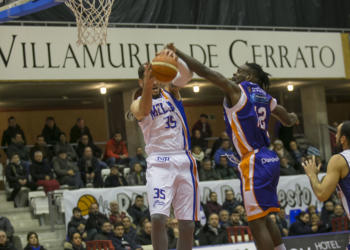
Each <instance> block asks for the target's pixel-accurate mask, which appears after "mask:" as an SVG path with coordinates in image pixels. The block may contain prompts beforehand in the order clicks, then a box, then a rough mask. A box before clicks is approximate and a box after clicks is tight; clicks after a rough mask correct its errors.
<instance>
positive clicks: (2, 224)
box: [0, 216, 23, 249]
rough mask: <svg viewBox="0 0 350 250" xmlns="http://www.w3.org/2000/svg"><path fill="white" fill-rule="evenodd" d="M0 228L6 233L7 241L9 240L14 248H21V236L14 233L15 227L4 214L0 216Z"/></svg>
mask: <svg viewBox="0 0 350 250" xmlns="http://www.w3.org/2000/svg"><path fill="white" fill-rule="evenodd" d="M0 230H1V231H4V232H5V233H6V239H7V241H10V242H11V243H12V244H13V245H14V246H15V247H16V248H18V249H23V247H22V241H21V238H20V237H19V236H17V235H14V233H15V229H14V228H13V226H12V224H11V222H10V220H9V219H8V218H7V217H5V216H0Z"/></svg>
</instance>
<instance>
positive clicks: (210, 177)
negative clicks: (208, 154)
mask: <svg viewBox="0 0 350 250" xmlns="http://www.w3.org/2000/svg"><path fill="white" fill-rule="evenodd" d="M220 179H221V176H220V175H219V174H218V173H217V172H216V169H214V168H212V166H211V161H210V160H204V161H203V167H202V168H201V169H200V170H199V180H200V181H216V180H220Z"/></svg>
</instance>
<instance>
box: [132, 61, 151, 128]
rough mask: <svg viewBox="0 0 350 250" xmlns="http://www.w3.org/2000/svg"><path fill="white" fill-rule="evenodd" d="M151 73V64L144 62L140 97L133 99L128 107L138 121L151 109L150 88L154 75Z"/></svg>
mask: <svg viewBox="0 0 350 250" xmlns="http://www.w3.org/2000/svg"><path fill="white" fill-rule="evenodd" d="M151 74H152V65H151V64H148V63H146V65H145V73H144V78H143V82H144V86H143V90H142V95H141V98H140V99H137V100H135V101H133V102H132V104H131V107H130V110H131V113H132V114H133V115H134V116H135V118H136V119H137V120H139V121H141V120H142V119H143V118H144V117H146V116H148V115H149V114H150V113H151V110H152V88H153V84H154V77H153V76H152V75H151Z"/></svg>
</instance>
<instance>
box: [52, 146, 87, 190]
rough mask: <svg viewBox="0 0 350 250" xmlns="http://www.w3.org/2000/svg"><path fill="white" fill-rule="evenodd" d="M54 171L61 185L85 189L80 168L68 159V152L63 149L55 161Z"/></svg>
mask: <svg viewBox="0 0 350 250" xmlns="http://www.w3.org/2000/svg"><path fill="white" fill-rule="evenodd" d="M53 169H54V171H55V173H56V175H57V178H58V181H59V183H60V184H61V185H69V186H75V188H76V189H78V188H83V187H84V183H83V181H82V180H81V175H80V172H79V168H78V167H77V166H75V165H74V164H73V162H71V161H70V160H69V159H68V158H67V150H66V149H64V148H62V149H60V151H59V152H58V157H56V158H55V159H54V161H53Z"/></svg>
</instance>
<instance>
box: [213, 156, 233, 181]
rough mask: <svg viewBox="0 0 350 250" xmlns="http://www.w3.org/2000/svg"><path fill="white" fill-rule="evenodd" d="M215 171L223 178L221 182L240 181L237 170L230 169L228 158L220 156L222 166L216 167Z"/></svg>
mask: <svg viewBox="0 0 350 250" xmlns="http://www.w3.org/2000/svg"><path fill="white" fill-rule="evenodd" d="M215 170H216V172H217V173H218V174H219V175H220V176H221V180H232V179H238V176H237V174H236V172H235V170H234V169H233V168H232V167H229V165H228V160H227V157H226V156H220V164H219V165H216V167H215Z"/></svg>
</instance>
